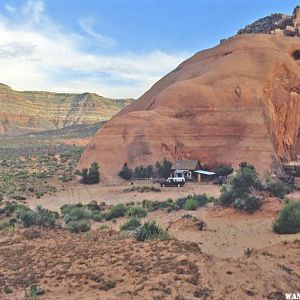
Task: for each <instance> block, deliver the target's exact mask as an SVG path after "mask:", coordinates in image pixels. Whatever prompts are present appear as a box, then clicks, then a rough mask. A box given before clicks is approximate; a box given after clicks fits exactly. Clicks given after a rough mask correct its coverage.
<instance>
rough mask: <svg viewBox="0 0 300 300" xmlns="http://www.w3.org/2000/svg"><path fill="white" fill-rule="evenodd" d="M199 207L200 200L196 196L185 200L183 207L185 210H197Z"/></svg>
mask: <svg viewBox="0 0 300 300" xmlns="http://www.w3.org/2000/svg"><path fill="white" fill-rule="evenodd" d="M198 207H199V202H198V200H197V199H195V198H189V199H187V200H186V201H185V203H184V205H183V209H185V210H197V208H198Z"/></svg>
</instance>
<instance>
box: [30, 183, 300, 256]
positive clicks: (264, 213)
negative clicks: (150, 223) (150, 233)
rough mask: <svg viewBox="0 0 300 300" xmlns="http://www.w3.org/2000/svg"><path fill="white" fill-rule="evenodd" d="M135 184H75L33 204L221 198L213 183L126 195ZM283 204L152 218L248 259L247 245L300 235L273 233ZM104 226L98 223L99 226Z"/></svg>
mask: <svg viewBox="0 0 300 300" xmlns="http://www.w3.org/2000/svg"><path fill="white" fill-rule="evenodd" d="M140 185H150V186H152V185H155V186H158V185H157V184H152V183H149V182H135V184H134V186H140ZM128 187H131V185H128V184H123V185H119V186H101V185H92V186H86V185H79V184H74V183H73V184H70V185H68V186H66V190H65V191H62V192H59V193H57V195H56V196H51V195H47V196H44V197H42V198H41V199H36V198H32V199H29V200H28V204H29V206H31V207H32V208H34V207H36V205H42V206H44V207H46V208H48V209H51V210H56V211H59V209H60V207H61V206H62V205H63V204H65V203H78V202H82V203H89V202H90V201H92V200H96V201H97V202H102V201H104V202H106V203H107V204H117V203H128V202H131V201H134V202H139V201H143V200H144V199H148V200H159V201H162V200H166V199H168V198H172V199H174V200H175V199H177V198H179V197H182V196H186V195H189V194H193V193H196V194H202V193H205V194H207V195H208V196H214V197H218V196H219V195H220V191H219V188H218V187H217V186H216V185H211V184H208V185H207V184H198V183H187V185H186V186H184V187H180V188H178V187H175V188H162V189H161V192H158V193H157V192H150V193H138V192H130V193H124V192H123V190H124V189H125V188H128ZM289 197H290V198H298V197H299V198H300V195H299V192H293V193H292V194H290V195H289ZM282 207H283V204H282V203H281V202H279V201H278V200H276V199H269V200H268V201H267V202H266V203H265V204H264V206H263V207H262V208H261V209H260V210H259V211H257V212H256V213H255V214H253V215H249V214H247V213H241V212H237V211H235V210H233V209H230V208H229V209H223V208H220V207H217V206H213V205H212V204H209V205H208V206H207V207H202V208H199V209H198V210H197V211H185V210H180V211H176V212H171V213H166V212H165V211H162V210H159V211H155V212H153V213H150V214H148V216H147V218H146V219H153V220H156V221H157V222H158V223H159V224H160V225H161V226H162V227H164V228H168V230H169V232H170V233H171V235H172V236H173V237H175V238H177V239H178V240H181V241H189V242H195V243H197V244H198V245H199V246H200V247H201V249H202V250H203V251H204V252H205V253H207V254H210V255H214V256H217V257H220V258H237V257H242V256H243V255H244V252H245V250H246V249H247V248H253V249H261V248H264V247H268V246H271V245H275V244H277V243H279V242H281V241H291V240H293V239H295V238H299V239H300V233H299V234H296V235H278V234H275V233H274V232H273V231H272V222H273V220H274V218H275V217H276V214H277V213H278V212H279V211H280V210H281V209H282ZM185 214H190V215H192V216H195V217H196V218H198V219H200V220H203V221H204V222H205V223H206V224H207V227H206V228H205V230H203V231H199V230H198V229H197V227H196V226H194V224H193V223H190V222H191V221H189V220H182V218H181V217H182V216H183V215H185ZM124 221H125V218H121V219H118V220H117V222H116V223H112V222H106V224H108V226H109V227H110V228H112V229H114V230H118V229H119V226H120V225H121V224H122V223H123V222H124ZM98 227H99V224H98V223H94V224H93V228H98Z"/></svg>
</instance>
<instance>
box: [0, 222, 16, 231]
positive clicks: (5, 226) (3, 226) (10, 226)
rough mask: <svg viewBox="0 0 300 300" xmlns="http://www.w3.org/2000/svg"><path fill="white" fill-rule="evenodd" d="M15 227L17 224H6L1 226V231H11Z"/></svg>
mask: <svg viewBox="0 0 300 300" xmlns="http://www.w3.org/2000/svg"><path fill="white" fill-rule="evenodd" d="M14 227H15V223H12V222H4V223H2V224H0V230H9V229H12V228H14Z"/></svg>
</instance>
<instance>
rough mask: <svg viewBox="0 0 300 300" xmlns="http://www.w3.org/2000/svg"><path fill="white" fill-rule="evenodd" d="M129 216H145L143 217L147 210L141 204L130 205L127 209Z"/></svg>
mask: <svg viewBox="0 0 300 300" xmlns="http://www.w3.org/2000/svg"><path fill="white" fill-rule="evenodd" d="M127 216H129V217H137V218H143V217H146V216H147V212H146V210H145V209H144V208H142V207H139V206H130V207H129V208H128V209H127Z"/></svg>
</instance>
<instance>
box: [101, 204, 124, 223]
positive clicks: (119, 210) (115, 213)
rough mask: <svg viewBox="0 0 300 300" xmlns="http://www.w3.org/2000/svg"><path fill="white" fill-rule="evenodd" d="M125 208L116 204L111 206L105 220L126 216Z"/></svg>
mask: <svg viewBox="0 0 300 300" xmlns="http://www.w3.org/2000/svg"><path fill="white" fill-rule="evenodd" d="M126 211H127V209H126V206H125V205H124V204H117V205H115V206H113V207H112V208H111V209H110V210H109V211H108V212H107V213H106V214H105V219H106V220H112V219H116V218H120V217H124V216H125V214H126Z"/></svg>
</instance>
